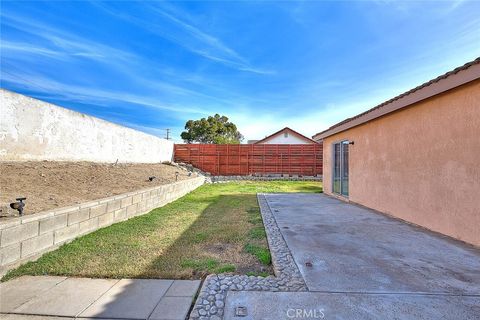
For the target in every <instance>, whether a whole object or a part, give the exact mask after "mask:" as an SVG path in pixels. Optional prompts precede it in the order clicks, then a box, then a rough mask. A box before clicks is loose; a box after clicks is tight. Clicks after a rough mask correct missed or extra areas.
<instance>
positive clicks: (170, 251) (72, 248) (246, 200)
mask: <svg viewBox="0 0 480 320" xmlns="http://www.w3.org/2000/svg"><path fill="white" fill-rule="evenodd" d="M291 186H295V187H294V190H295V191H296V192H318V191H319V190H321V189H320V188H319V186H318V185H311V184H310V185H309V184H305V185H304V184H298V183H293V184H288V183H284V182H283V183H280V184H276V183H255V184H252V183H230V184H221V185H205V186H202V187H201V188H199V189H197V190H195V191H193V192H191V193H190V194H188V195H186V196H184V197H182V198H181V199H178V200H177V201H175V202H172V203H170V204H168V205H166V206H164V207H161V208H157V209H154V210H152V211H151V212H150V213H148V214H145V215H143V216H139V217H135V218H132V219H130V220H128V221H124V222H121V223H117V224H114V225H111V226H109V227H106V228H103V229H100V230H97V231H95V232H93V233H91V234H88V235H85V236H83V237H80V238H78V239H76V240H74V241H72V242H71V243H69V244H66V245H63V246H62V247H60V248H59V249H57V250H55V251H52V252H49V253H47V254H45V255H44V256H42V257H41V258H40V259H39V260H37V261H36V262H30V263H27V264H25V265H23V266H21V267H19V268H17V269H15V270H12V271H11V272H9V273H8V274H7V275H6V276H5V277H4V278H3V279H2V281H6V280H8V279H11V278H14V277H18V276H21V275H63V276H75V277H90V278H117V279H118V278H143V279H146V278H154V279H158V278H162V279H201V278H203V277H204V276H205V275H207V274H209V273H222V272H235V273H239V274H262V275H268V274H269V273H271V267H270V266H269V264H270V256H269V251H268V245H267V241H266V235H265V232H264V229H263V222H262V218H261V215H260V210H259V207H258V202H257V197H256V193H257V192H285V191H291V190H290V188H291ZM262 230H263V232H262ZM138 286H139V284H138V282H132V283H131V284H129V285H126V286H124V287H123V288H122V289H121V290H118V291H117V292H116V293H115V295H114V297H111V299H110V300H109V302H108V301H106V302H105V304H104V305H103V306H102V307H101V308H99V310H101V311H98V314H96V315H95V316H96V317H102V316H107V315H109V316H111V315H112V314H113V315H115V314H116V312H118V310H121V309H122V307H121V306H122V305H124V301H127V300H129V299H132V298H134V297H135V295H141V294H145V293H144V292H141V290H140V291H139V289H138ZM140 286H141V285H140ZM158 295H159V296H158V297H155V298H153V297H152V299H153V300H152V301H154V302H155V301H156V300H158V301H160V299H161V298H162V294H160V293H158ZM158 301H156V302H155V303H152V305H151V306H145V307H146V308H152V311H153V308H154V307H155V305H156V304H157V303H158Z"/></svg>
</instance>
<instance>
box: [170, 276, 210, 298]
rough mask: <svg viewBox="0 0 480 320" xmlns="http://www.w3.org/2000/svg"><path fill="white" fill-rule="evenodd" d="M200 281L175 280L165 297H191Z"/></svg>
mask: <svg viewBox="0 0 480 320" xmlns="http://www.w3.org/2000/svg"><path fill="white" fill-rule="evenodd" d="M200 282H201V281H200V280H175V281H174V282H173V284H172V285H171V286H170V288H168V291H167V293H165V296H170V297H193V296H194V295H195V293H196V292H197V290H198V287H199V286H200Z"/></svg>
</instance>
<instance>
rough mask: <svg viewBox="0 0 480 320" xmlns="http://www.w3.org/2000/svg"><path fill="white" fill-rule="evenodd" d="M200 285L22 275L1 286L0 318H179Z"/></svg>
mask: <svg viewBox="0 0 480 320" xmlns="http://www.w3.org/2000/svg"><path fill="white" fill-rule="evenodd" d="M200 283H201V282H200V281H197V280H195V281H190V280H161V279H122V280H104V279H85V278H65V277H30V276H26V277H21V278H18V279H14V280H11V281H8V282H5V283H2V284H1V286H0V289H1V291H0V294H1V296H0V300H1V301H2V305H4V306H5V307H4V311H1V313H2V314H0V319H9V320H16V319H26V320H27V319H30V320H51V319H52V320H53V319H74V318H75V319H76V318H81V319H85V320H86V319H95V320H103V319H124V320H125V319H131V320H134V319H170V320H173V319H181V320H183V319H185V317H186V316H187V314H188V311H189V310H190V307H191V305H192V301H193V298H194V296H195V294H196V292H197V290H198V288H199V286H200ZM29 288H30V289H31V290H30V291H29ZM17 305H18V306H17ZM5 313H9V314H5ZM58 317H62V318H58Z"/></svg>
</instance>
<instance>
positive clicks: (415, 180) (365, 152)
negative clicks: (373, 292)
mask: <svg viewBox="0 0 480 320" xmlns="http://www.w3.org/2000/svg"><path fill="white" fill-rule="evenodd" d="M313 138H314V140H316V141H319V142H320V141H323V179H324V192H325V193H327V194H329V195H333V196H336V197H339V198H341V199H344V200H346V201H351V202H354V203H358V204H361V205H364V206H367V207H370V208H372V209H375V210H378V211H380V212H383V213H386V214H389V215H392V216H394V217H397V218H400V219H403V220H406V221H408V222H411V223H414V224H417V225H420V226H423V227H425V228H428V229H430V230H433V231H436V232H440V233H443V234H445V235H448V236H451V237H454V238H457V239H460V240H462V241H465V242H468V243H470V244H473V245H475V246H480V58H478V59H476V60H474V61H472V62H470V63H467V64H465V65H464V66H462V67H459V68H457V69H455V70H453V71H451V72H448V73H446V74H444V75H442V76H440V77H438V78H436V79H434V80H431V81H429V82H427V83H425V84H423V85H421V86H419V87H416V88H414V89H412V90H410V91H408V92H406V93H404V94H402V95H400V96H398V97H395V98H393V99H391V100H389V101H387V102H385V103H382V104H381V105H379V106H377V107H375V108H373V109H370V110H368V111H366V112H364V113H362V114H359V115H357V116H355V117H352V118H349V119H346V120H344V121H342V122H340V123H338V124H336V125H334V126H332V127H330V128H329V129H327V130H325V131H323V132H320V133H318V134H316V135H315V136H314V137H313Z"/></svg>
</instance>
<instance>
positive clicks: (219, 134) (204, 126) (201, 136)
mask: <svg viewBox="0 0 480 320" xmlns="http://www.w3.org/2000/svg"><path fill="white" fill-rule="evenodd" d="M185 129H186V131H184V132H182V134H181V137H182V139H183V140H184V141H185V142H186V143H192V142H199V143H214V144H223V143H225V144H238V143H240V142H241V141H242V140H243V136H242V134H241V133H240V132H238V130H237V126H236V125H235V124H233V123H232V122H229V121H228V118H227V117H225V116H221V115H219V114H215V115H214V116H213V117H212V116H209V117H208V118H206V119H205V118H202V119H200V120H188V121H187V123H186V124H185Z"/></svg>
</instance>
